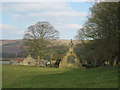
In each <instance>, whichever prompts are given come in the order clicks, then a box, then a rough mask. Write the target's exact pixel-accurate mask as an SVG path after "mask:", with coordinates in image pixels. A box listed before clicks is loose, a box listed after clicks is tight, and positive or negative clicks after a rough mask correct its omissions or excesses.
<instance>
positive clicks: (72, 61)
mask: <svg viewBox="0 0 120 90" xmlns="http://www.w3.org/2000/svg"><path fill="white" fill-rule="evenodd" d="M67 62H68V63H75V57H74V56H73V55H71V56H68V57H67Z"/></svg>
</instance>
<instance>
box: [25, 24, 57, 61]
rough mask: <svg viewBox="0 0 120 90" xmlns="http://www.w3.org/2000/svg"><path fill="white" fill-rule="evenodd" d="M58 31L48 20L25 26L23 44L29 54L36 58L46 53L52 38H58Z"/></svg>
mask: <svg viewBox="0 0 120 90" xmlns="http://www.w3.org/2000/svg"><path fill="white" fill-rule="evenodd" d="M58 35H59V32H58V31H57V30H55V29H54V27H53V26H52V25H51V24H50V23H49V22H38V23H36V24H35V25H31V26H29V27H28V28H27V30H26V32H25V35H24V45H25V46H26V47H27V48H26V50H27V52H29V54H31V55H33V56H34V58H37V59H38V60H39V59H40V58H41V57H42V58H43V57H44V56H45V54H47V52H46V48H48V47H50V46H51V44H52V42H53V40H55V39H57V38H59V37H58Z"/></svg>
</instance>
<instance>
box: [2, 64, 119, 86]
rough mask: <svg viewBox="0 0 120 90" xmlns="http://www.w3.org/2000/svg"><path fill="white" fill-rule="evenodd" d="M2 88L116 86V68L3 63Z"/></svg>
mask: <svg viewBox="0 0 120 90" xmlns="http://www.w3.org/2000/svg"><path fill="white" fill-rule="evenodd" d="M2 75H3V76H2V78H3V88H117V87H118V68H117V67H102V68H100V67H99V68H92V69H58V68H40V67H28V66H11V65H3V74H2Z"/></svg>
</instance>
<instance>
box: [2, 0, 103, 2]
mask: <svg viewBox="0 0 120 90" xmlns="http://www.w3.org/2000/svg"><path fill="white" fill-rule="evenodd" d="M93 1H96V0H1V2H93ZM100 1H103V0H100Z"/></svg>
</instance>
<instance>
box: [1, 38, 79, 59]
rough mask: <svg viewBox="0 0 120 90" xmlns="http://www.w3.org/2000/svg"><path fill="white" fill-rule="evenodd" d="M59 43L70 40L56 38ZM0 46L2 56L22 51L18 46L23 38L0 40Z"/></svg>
mask: <svg viewBox="0 0 120 90" xmlns="http://www.w3.org/2000/svg"><path fill="white" fill-rule="evenodd" d="M56 41H58V42H59V44H63V45H69V43H70V40H64V39H58V40H56ZM0 42H1V43H0V46H2V54H3V57H4V56H6V55H16V54H19V53H22V50H21V48H20V46H21V45H22V44H23V40H22V39H21V40H20V39H19V40H0ZM73 43H74V44H76V43H77V41H76V40H73Z"/></svg>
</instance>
